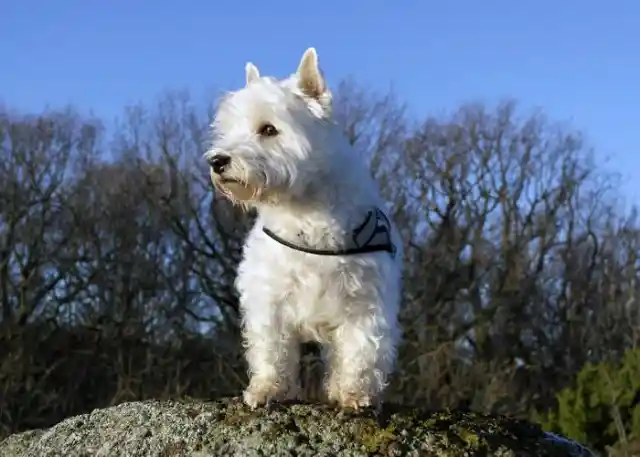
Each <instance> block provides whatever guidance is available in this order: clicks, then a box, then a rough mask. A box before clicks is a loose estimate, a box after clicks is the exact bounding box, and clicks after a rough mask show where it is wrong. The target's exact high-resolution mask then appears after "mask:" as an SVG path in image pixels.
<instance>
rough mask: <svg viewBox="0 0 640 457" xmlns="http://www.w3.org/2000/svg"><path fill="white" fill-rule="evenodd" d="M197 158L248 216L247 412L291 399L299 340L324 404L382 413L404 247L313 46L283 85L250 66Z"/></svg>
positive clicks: (242, 289) (243, 294)
mask: <svg viewBox="0 0 640 457" xmlns="http://www.w3.org/2000/svg"><path fill="white" fill-rule="evenodd" d="M245 71H246V86H245V87H244V88H242V89H240V90H238V91H235V92H231V93H229V94H227V95H226V96H224V97H223V99H222V100H221V102H220V104H219V106H218V111H217V113H216V117H215V120H214V122H213V126H212V127H213V131H214V141H213V145H212V148H211V149H210V150H209V151H208V152H207V153H206V158H207V161H208V163H209V165H210V173H211V179H212V181H213V183H214V185H215V186H216V188H217V189H219V190H220V191H221V192H222V193H223V194H224V195H225V196H226V197H227V198H229V199H231V200H232V201H233V202H235V203H240V204H243V205H245V206H247V207H250V208H254V209H256V210H257V220H256V223H255V225H254V227H253V228H252V230H251V232H250V233H249V235H248V237H247V240H246V243H245V246H244V254H243V260H242V262H241V264H240V266H239V272H238V278H237V281H236V287H237V289H238V292H239V296H240V305H241V310H242V317H243V336H244V339H245V344H246V351H247V352H246V357H247V361H248V364H249V374H250V383H249V386H248V387H247V389H246V390H245V392H244V401H245V403H247V404H248V405H250V406H251V407H253V408H255V407H256V406H258V405H261V404H265V403H268V402H269V401H270V400H284V399H294V398H296V397H297V396H298V395H299V384H298V383H299V381H298V370H299V367H298V362H299V348H300V343H301V342H304V341H317V342H319V343H321V344H322V346H323V351H324V355H325V357H326V359H325V360H326V361H327V365H328V367H329V373H328V377H327V379H326V384H325V385H326V390H327V395H328V397H329V400H330V401H337V402H338V403H339V404H340V405H342V406H343V407H351V408H356V409H357V408H359V407H367V406H370V405H375V406H379V404H380V397H381V395H380V394H381V393H382V392H383V390H384V388H385V387H386V385H387V384H388V375H389V374H390V372H391V371H392V370H393V368H394V364H395V359H396V348H397V345H398V341H399V338H400V336H401V332H400V328H399V324H398V319H397V317H398V308H399V303H400V289H401V264H402V243H401V240H400V238H399V236H398V233H397V231H396V229H395V228H394V226H393V225H392V224H391V223H390V221H389V219H388V218H387V217H386V216H385V213H384V210H383V205H384V204H383V200H382V198H381V196H380V193H379V190H378V188H377V186H376V184H375V183H374V181H373V179H372V178H371V175H370V173H369V170H368V169H367V167H366V165H365V164H364V161H362V160H361V159H360V157H358V155H357V154H356V153H355V152H354V151H353V149H352V148H351V146H350V145H349V143H348V141H347V140H346V138H345V137H344V136H343V133H342V130H341V129H340V128H339V127H338V126H337V125H336V124H335V123H334V122H333V121H332V116H331V108H332V99H331V92H330V90H329V89H328V88H327V85H326V82H325V79H324V77H323V76H322V73H321V71H320V69H319V67H318V57H317V54H316V51H315V49H313V48H309V49H308V50H307V51H306V52H305V53H304V55H303V57H302V59H301V61H300V64H299V67H298V69H297V71H296V73H294V74H293V75H291V76H290V77H289V78H287V79H284V80H276V79H274V78H270V77H260V74H259V72H258V69H257V68H256V67H255V66H254V65H253V64H251V63H247V65H246V68H245Z"/></svg>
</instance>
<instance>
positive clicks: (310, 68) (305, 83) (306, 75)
mask: <svg viewBox="0 0 640 457" xmlns="http://www.w3.org/2000/svg"><path fill="white" fill-rule="evenodd" d="M297 75H298V85H299V87H300V90H301V91H302V93H304V94H305V95H307V96H309V97H311V98H315V99H319V98H320V97H321V96H322V95H323V94H324V93H325V92H326V90H327V85H326V82H325V80H324V77H323V76H322V71H320V67H319V66H318V53H317V52H316V50H315V48H309V49H307V50H306V51H305V52H304V54H303V56H302V59H301V60H300V64H299V65H298V71H297Z"/></svg>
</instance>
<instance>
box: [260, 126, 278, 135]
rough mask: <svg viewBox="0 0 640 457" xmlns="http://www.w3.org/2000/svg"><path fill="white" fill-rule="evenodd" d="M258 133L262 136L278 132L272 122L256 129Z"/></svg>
mask: <svg viewBox="0 0 640 457" xmlns="http://www.w3.org/2000/svg"><path fill="white" fill-rule="evenodd" d="M258 134H260V135H262V136H276V135H277V134H278V129H276V128H275V127H274V126H273V125H272V124H263V125H262V126H261V127H260V128H259V129H258Z"/></svg>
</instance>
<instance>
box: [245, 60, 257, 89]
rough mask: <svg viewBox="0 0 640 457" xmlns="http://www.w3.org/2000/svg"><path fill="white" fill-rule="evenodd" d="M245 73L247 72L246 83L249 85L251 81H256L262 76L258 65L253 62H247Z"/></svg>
mask: <svg viewBox="0 0 640 457" xmlns="http://www.w3.org/2000/svg"><path fill="white" fill-rule="evenodd" d="M244 73H245V79H246V85H247V86H248V85H249V84H250V83H251V82H253V81H255V80H257V79H259V78H260V71H259V70H258V67H256V66H255V65H254V64H252V63H251V62H247V64H246V65H245V66H244Z"/></svg>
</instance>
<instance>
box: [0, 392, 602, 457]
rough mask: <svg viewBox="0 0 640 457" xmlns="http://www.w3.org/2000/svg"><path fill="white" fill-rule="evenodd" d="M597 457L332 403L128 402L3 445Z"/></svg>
mask: <svg viewBox="0 0 640 457" xmlns="http://www.w3.org/2000/svg"><path fill="white" fill-rule="evenodd" d="M474 455H478V456H480V455H482V456H503V457H508V456H509V457H511V456H513V457H519V456H523V457H526V456H531V457H533V456H535V457H547V456H549V457H593V454H592V453H590V452H589V451H588V450H586V449H585V448H584V447H582V446H580V445H579V444H578V443H575V442H572V441H569V440H565V439H563V438H562V437H555V436H551V435H549V434H546V433H545V432H543V431H542V430H541V429H540V428H539V427H538V426H536V425H533V424H530V423H527V422H522V421H516V420H514V419H509V418H506V417H501V416H490V415H482V414H477V413H469V412H446V411H439V412H428V411H420V410H416V409H413V408H406V407H398V406H392V405H388V406H386V407H385V409H384V411H383V412H382V414H381V415H379V416H377V415H375V414H373V412H371V411H361V412H355V411H354V412H349V411H341V410H339V409H336V408H333V407H331V406H328V405H320V404H318V405H315V404H289V405H274V406H271V407H269V408H258V409H256V410H254V411H252V410H250V409H248V408H247V407H245V406H244V405H243V404H242V402H241V401H240V400H239V399H237V398H233V399H223V400H219V401H213V402H197V401H181V402H178V401H144V402H133V403H123V404H120V405H117V406H113V407H110V408H105V409H98V410H95V411H93V412H92V413H90V414H84V415H80V416H76V417H72V418H69V419H66V420H64V421H62V422H60V423H59V424H57V425H55V426H53V427H51V428H50V429H48V430H36V431H29V432H25V433H21V434H16V435H13V436H10V437H9V438H7V439H5V440H4V441H2V442H0V456H2V457H5V456H7V457H8V456H11V457H22V456H24V457H36V456H37V457H49V456H69V457H74V456H109V457H117V456H131V457H142V456H154V457H156V456H157V457H178V456H194V457H195V456H198V457H208V456H246V457H253V456H256V457H257V456H298V457H304V456H314V457H315V456H317V457H323V456H327V457H328V456H344V457H359V456H434V457H457V456H474Z"/></svg>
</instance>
